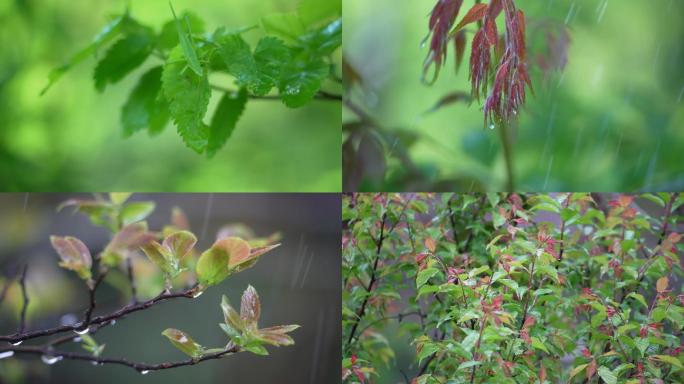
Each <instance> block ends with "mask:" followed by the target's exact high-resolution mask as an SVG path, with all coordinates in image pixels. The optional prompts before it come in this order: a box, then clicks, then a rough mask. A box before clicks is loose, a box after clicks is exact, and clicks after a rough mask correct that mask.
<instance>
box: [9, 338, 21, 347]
mask: <svg viewBox="0 0 684 384" xmlns="http://www.w3.org/2000/svg"><path fill="white" fill-rule="evenodd" d="M23 342H24V341H23V340H19V341H17V342H14V343H10V344H12V345H14V346H15V347H16V346H17V345H21V343H23Z"/></svg>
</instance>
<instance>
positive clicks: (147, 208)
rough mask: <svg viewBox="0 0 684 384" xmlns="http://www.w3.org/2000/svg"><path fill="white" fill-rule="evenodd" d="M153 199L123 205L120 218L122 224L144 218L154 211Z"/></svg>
mask: <svg viewBox="0 0 684 384" xmlns="http://www.w3.org/2000/svg"><path fill="white" fill-rule="evenodd" d="M154 206H155V204H154V202H153V201H141V202H135V203H129V204H126V205H124V207H123V209H122V210H121V214H120V216H119V217H120V220H121V224H122V225H123V226H126V225H128V224H132V223H135V222H137V221H141V220H145V219H146V218H147V216H149V215H150V214H151V213H152V212H153V211H154Z"/></svg>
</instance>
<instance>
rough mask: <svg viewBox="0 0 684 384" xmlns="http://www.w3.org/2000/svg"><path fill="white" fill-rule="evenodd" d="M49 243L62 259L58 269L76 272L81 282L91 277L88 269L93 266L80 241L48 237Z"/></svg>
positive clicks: (91, 259)
mask: <svg viewBox="0 0 684 384" xmlns="http://www.w3.org/2000/svg"><path fill="white" fill-rule="evenodd" d="M50 243H52V247H53V248H54V249H55V251H57V254H58V255H59V257H60V258H61V259H62V261H60V262H59V266H60V267H62V268H66V269H69V270H72V271H74V272H76V273H77V274H78V276H79V277H80V278H81V279H83V280H88V279H90V278H91V277H92V273H91V271H90V268H91V267H92V265H93V258H92V256H91V255H90V250H88V247H86V246H85V244H83V242H82V241H81V240H79V239H77V238H75V237H71V236H66V237H59V236H50Z"/></svg>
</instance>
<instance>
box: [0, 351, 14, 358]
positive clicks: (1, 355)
mask: <svg viewBox="0 0 684 384" xmlns="http://www.w3.org/2000/svg"><path fill="white" fill-rule="evenodd" d="M12 356H14V351H6V352H0V360H2V359H6V358H8V357H12Z"/></svg>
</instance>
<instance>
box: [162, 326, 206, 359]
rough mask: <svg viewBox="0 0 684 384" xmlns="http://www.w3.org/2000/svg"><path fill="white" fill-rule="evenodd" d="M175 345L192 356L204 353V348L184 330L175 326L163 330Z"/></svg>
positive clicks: (163, 333)
mask: <svg viewBox="0 0 684 384" xmlns="http://www.w3.org/2000/svg"><path fill="white" fill-rule="evenodd" d="M162 335H164V336H166V337H167V338H168V339H169V341H171V344H173V346H174V347H176V348H178V349H179V350H180V351H181V352H183V353H185V354H186V355H188V356H190V357H199V356H201V355H202V352H203V350H204V348H202V346H201V345H199V344H197V343H196V342H195V341H194V340H193V339H192V338H191V337H190V336H189V335H187V334H186V333H185V332H183V331H179V330H177V329H173V328H167V329H165V330H164V332H162Z"/></svg>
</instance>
